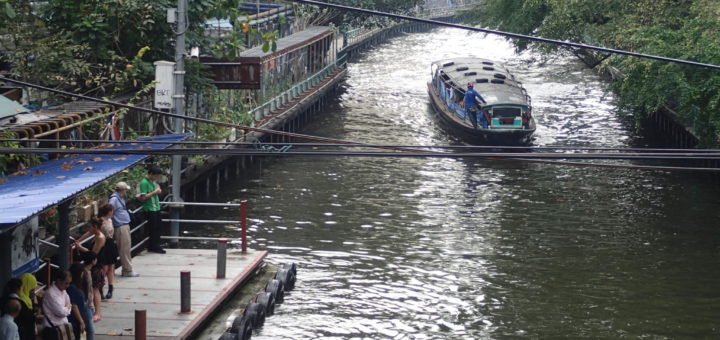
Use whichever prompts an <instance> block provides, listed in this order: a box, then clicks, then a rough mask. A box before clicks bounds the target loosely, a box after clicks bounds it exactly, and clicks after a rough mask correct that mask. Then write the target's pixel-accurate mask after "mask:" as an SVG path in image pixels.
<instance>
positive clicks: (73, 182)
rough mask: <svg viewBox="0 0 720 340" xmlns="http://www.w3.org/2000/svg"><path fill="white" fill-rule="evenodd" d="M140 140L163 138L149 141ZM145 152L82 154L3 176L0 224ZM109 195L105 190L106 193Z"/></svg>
mask: <svg viewBox="0 0 720 340" xmlns="http://www.w3.org/2000/svg"><path fill="white" fill-rule="evenodd" d="M189 136H190V135H189V134H174V135H161V136H154V137H147V138H140V139H138V143H137V144H129V143H128V144H120V145H115V146H113V147H112V148H111V149H121V150H122V149H137V148H139V147H140V146H142V148H143V149H164V148H167V147H169V146H171V145H172V143H173V142H177V141H181V140H183V139H185V138H187V137H189ZM142 141H167V142H168V143H167V144H149V143H142ZM146 157H148V156H145V155H98V154H83V155H72V156H69V157H64V158H59V159H55V160H51V161H47V162H43V163H41V164H39V165H36V166H33V167H30V168H28V169H26V170H25V175H14V176H8V177H5V181H4V182H3V183H0V226H2V225H5V226H6V227H7V226H12V225H15V224H18V223H21V222H24V221H25V220H27V219H29V218H30V217H32V216H34V215H35V214H38V213H40V212H42V211H43V210H45V209H47V208H48V207H51V206H53V205H56V204H58V203H60V202H62V201H64V200H65V199H67V198H70V197H72V196H73V195H75V194H77V193H79V192H81V191H83V190H85V189H87V188H89V187H91V186H93V185H95V184H96V183H98V182H101V181H103V180H105V179H107V178H108V177H110V176H112V175H114V174H116V173H118V172H119V171H121V170H123V169H125V168H127V167H130V166H132V165H133V164H135V163H137V162H139V161H141V160H143V159H144V158H146ZM108 194H109V193H108Z"/></svg>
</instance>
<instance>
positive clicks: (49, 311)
mask: <svg viewBox="0 0 720 340" xmlns="http://www.w3.org/2000/svg"><path fill="white" fill-rule="evenodd" d="M70 280H71V279H70V272H68V271H67V270H58V271H55V279H54V280H53V282H52V283H51V284H49V285H48V287H47V288H46V291H45V296H43V299H42V310H43V314H44V315H45V328H44V329H43V339H56V338H57V333H58V329H65V330H67V328H66V325H68V324H69V323H70V322H69V321H68V318H67V317H68V315H70V312H72V303H70V296H69V295H68V294H67V292H66V291H65V290H66V289H67V288H68V286H70ZM70 333H72V332H70ZM66 334H67V333H66ZM67 335H68V336H72V335H71V334H67Z"/></svg>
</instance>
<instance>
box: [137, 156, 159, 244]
mask: <svg viewBox="0 0 720 340" xmlns="http://www.w3.org/2000/svg"><path fill="white" fill-rule="evenodd" d="M160 175H162V170H161V169H160V168H159V167H157V166H155V165H151V166H150V167H149V168H148V173H147V176H145V178H143V179H142V180H141V181H140V184H139V186H138V187H139V190H138V192H139V193H140V196H139V198H140V201H142V205H143V212H144V214H145V219H146V220H147V225H146V226H145V228H146V229H147V231H148V239H149V240H148V251H149V252H152V253H160V254H165V250H163V249H162V247H161V246H160V231H161V229H160V228H161V224H160V197H159V195H160V194H161V193H162V190H161V189H160V185H158V184H157V182H155V181H156V180H157V179H158V177H160Z"/></svg>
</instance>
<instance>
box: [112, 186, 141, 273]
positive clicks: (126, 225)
mask: <svg viewBox="0 0 720 340" xmlns="http://www.w3.org/2000/svg"><path fill="white" fill-rule="evenodd" d="M128 190H130V186H129V185H128V184H127V183H125V182H117V184H115V192H114V193H113V194H112V195H110V200H109V201H108V203H110V204H111V205H112V206H113V210H114V211H115V212H114V213H113V216H112V223H113V228H115V231H114V232H113V234H114V236H115V242H116V243H117V246H118V252H119V253H120V264H121V265H122V276H128V277H135V276H139V275H140V274H138V273H136V272H134V271H133V267H132V255H131V254H130V248H131V246H132V244H131V238H130V221H131V218H130V211H128V209H127V205H126V204H125V198H124V197H123V196H125V193H127V192H128Z"/></svg>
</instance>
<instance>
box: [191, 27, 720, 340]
mask: <svg viewBox="0 0 720 340" xmlns="http://www.w3.org/2000/svg"><path fill="white" fill-rule="evenodd" d="M465 55H471V56H476V57H486V58H490V59H495V60H498V61H503V62H505V63H506V64H507V65H508V67H509V68H510V69H511V70H512V71H513V72H514V73H515V74H516V76H518V77H519V78H520V79H521V80H522V81H523V83H524V86H525V87H526V88H527V89H528V92H529V94H530V95H531V96H532V97H533V104H534V114H535V117H536V119H537V121H538V131H537V133H536V138H535V141H534V145H539V146H553V147H564V146H595V147H611V148H624V147H637V146H643V144H644V143H645V142H644V139H643V138H641V137H639V136H636V135H635V134H634V129H633V128H632V122H631V121H629V119H626V118H624V117H623V115H621V114H618V113H617V109H616V104H615V98H614V96H613V94H612V93H611V92H609V91H607V90H606V85H607V84H606V83H604V82H603V81H602V80H601V79H600V78H599V77H598V76H597V75H596V74H594V73H593V71H591V70H588V69H586V68H585V66H584V65H582V64H581V63H579V62H578V61H577V60H576V59H574V57H570V56H568V57H566V58H564V57H561V58H557V59H551V60H541V58H540V57H539V56H537V55H533V54H522V55H519V56H518V55H516V54H515V53H514V51H513V49H512V47H510V45H509V44H508V43H507V42H505V41H504V40H502V39H500V38H497V37H493V36H487V37H486V36H484V35H482V34H468V33H466V32H462V31H459V30H452V29H436V30H432V31H430V32H429V33H425V34H405V35H401V36H398V37H395V38H393V39H391V40H389V41H388V42H387V43H384V44H381V45H378V46H376V47H374V48H373V49H371V50H368V51H366V52H365V53H363V54H361V55H359V56H358V57H357V58H355V60H354V61H353V62H351V63H350V64H349V70H348V76H347V79H346V80H345V82H344V83H343V84H342V85H341V86H342V89H341V90H340V91H339V95H338V97H337V98H336V99H335V100H331V101H330V102H329V103H328V104H326V105H325V106H324V109H323V112H321V113H320V114H319V115H318V116H316V118H315V120H314V121H313V122H312V123H310V125H308V126H306V127H305V128H304V129H303V130H302V131H301V132H302V133H306V134H313V135H320V136H324V137H330V138H338V139H343V140H352V141H359V142H366V143H372V144H399V145H446V144H456V143H458V142H457V141H456V140H453V139H452V138H450V137H448V135H447V134H446V133H445V132H444V130H442V129H441V128H440V127H439V125H438V122H437V121H436V120H435V119H434V118H433V114H432V111H431V108H430V106H429V101H428V96H427V92H426V82H427V81H428V79H429V77H430V70H429V67H430V63H431V62H432V61H434V60H438V59H441V58H446V57H455V56H465ZM717 184H718V183H717V180H716V179H715V178H714V177H712V176H710V175H704V174H697V173H684V172H661V171H640V170H629V169H603V168H586V167H569V166H557V165H542V164H529V163H522V162H503V161H496V160H480V159H440V158H431V159H420V158H367V157H355V158H352V157H335V158H330V157H325V158H307V157H287V158H268V159H264V160H260V161H256V162H254V163H252V165H250V166H249V167H248V168H247V169H244V170H243V172H242V174H241V176H240V177H238V178H234V179H230V180H228V181H226V182H224V183H223V184H222V186H221V189H220V191H219V192H218V193H217V194H213V195H212V196H211V197H210V198H209V199H210V200H215V201H230V200H234V199H237V198H240V199H247V200H248V201H249V211H248V215H249V216H250V218H251V228H250V239H251V242H252V243H251V247H253V248H255V249H260V250H269V251H270V255H269V258H268V259H269V261H270V262H275V263H286V262H295V263H297V264H298V265H299V269H298V281H297V284H296V288H295V290H293V291H292V292H291V293H290V294H289V295H288V296H286V298H285V303H284V304H282V305H280V306H278V307H277V308H276V310H275V315H274V316H273V317H271V318H268V319H267V320H266V322H265V325H264V327H263V328H262V329H260V330H259V332H257V333H256V334H255V336H254V338H255V339H316V338H323V339H347V338H359V337H368V338H408V339H480V338H483V339H500V338H516V337H526V338H558V337H571V338H576V337H587V338H622V337H629V338H638V337H652V338H713V337H718V335H720V330H718V328H717V320H718V319H719V318H720V300H718V298H717V296H718V294H717V289H716V288H717V287H718V286H720V262H718V261H717V255H718V250H719V249H720V231H719V230H718V229H717V227H716V221H717V211H718V201H717ZM223 215H227V216H223ZM236 215H237V212H236V211H234V210H227V211H226V212H225V213H224V214H217V213H215V212H213V214H212V215H210V213H209V212H208V213H207V214H206V215H204V214H203V213H196V214H195V215H194V216H193V217H198V218H202V217H206V218H210V217H212V218H219V219H231V218H236ZM194 228H196V229H193V230H189V231H188V234H190V235H192V234H194V233H197V234H207V232H208V230H212V231H214V232H215V233H217V230H215V229H212V228H213V227H212V226H201V227H194ZM220 233H226V234H227V235H228V236H232V235H233V234H234V233H235V231H228V232H224V231H223V232H220ZM219 321H220V322H222V320H219Z"/></svg>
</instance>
